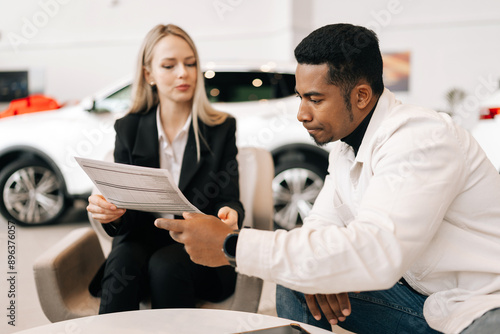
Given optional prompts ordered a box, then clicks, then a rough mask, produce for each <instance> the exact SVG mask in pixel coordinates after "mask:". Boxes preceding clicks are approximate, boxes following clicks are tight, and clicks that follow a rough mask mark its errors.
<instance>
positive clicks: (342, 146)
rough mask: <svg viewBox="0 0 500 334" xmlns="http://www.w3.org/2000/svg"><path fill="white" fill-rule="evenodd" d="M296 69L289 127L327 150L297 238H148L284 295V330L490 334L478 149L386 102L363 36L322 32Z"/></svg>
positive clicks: (175, 225) (496, 233) (222, 231)
mask: <svg viewBox="0 0 500 334" xmlns="http://www.w3.org/2000/svg"><path fill="white" fill-rule="evenodd" d="M295 57H296V59H297V62H298V66H297V70H296V91H297V95H298V96H299V97H300V98H301V105H300V108H299V112H298V115H297V118H298V120H299V121H300V122H302V123H303V125H304V127H305V128H306V129H307V131H308V132H309V134H310V135H311V136H312V137H313V139H314V140H315V141H316V143H317V144H319V145H323V144H326V143H329V142H335V144H334V147H333V150H332V151H331V153H330V163H329V175H328V176H327V177H326V180H325V184H324V187H323V189H322V191H321V193H320V194H319V196H318V198H317V200H316V202H315V203H314V207H313V209H312V211H311V213H310V215H309V216H308V217H307V219H305V221H304V224H303V226H302V227H301V228H297V229H294V230H292V231H289V232H287V231H283V230H279V231H275V232H270V231H258V230H251V229H244V230H242V231H241V232H240V233H239V234H238V233H235V232H232V231H230V230H229V229H228V228H227V226H226V225H225V224H223V223H222V222H220V221H219V220H218V219H217V218H215V217H209V216H204V215H200V214H185V216H184V217H185V220H183V221H182V220H181V221H177V220H167V219H159V220H157V223H156V224H157V226H158V227H161V228H166V229H168V230H170V231H171V235H172V236H173V238H174V239H175V240H177V241H179V242H181V243H184V244H185V246H186V251H187V252H188V253H189V254H190V255H191V258H192V259H193V260H194V261H195V262H198V263H201V264H205V265H209V266H219V265H224V264H227V263H228V262H229V263H232V264H235V265H237V269H238V271H239V272H240V273H242V274H246V275H250V276H257V277H260V278H262V279H264V280H268V281H274V282H276V283H277V284H279V286H278V289H277V309H278V314H279V315H280V316H282V317H287V318H290V319H294V320H298V321H302V322H307V323H311V324H313V325H317V326H320V327H323V328H327V329H329V328H331V327H330V326H331V324H337V323H338V325H340V326H341V327H344V328H346V329H348V330H351V331H354V332H356V333H403V332H408V333H435V330H436V331H440V332H445V333H494V332H496V331H497V330H498V328H500V176H499V174H498V172H497V171H496V170H495V168H494V167H493V165H492V164H491V163H490V162H489V160H488V159H487V158H486V156H485V154H484V152H483V151H482V149H481V148H480V147H479V145H478V144H477V142H476V141H475V140H474V139H473V138H472V137H471V136H470V134H469V133H468V132H467V131H465V130H463V129H462V128H460V127H459V126H457V125H456V124H455V123H454V122H453V121H452V120H451V119H450V117H448V116H447V115H444V114H439V113H436V112H434V111H432V110H428V109H424V108H421V107H416V106H411V105H405V104H402V103H401V102H399V101H397V100H396V99H395V98H394V95H393V94H392V93H391V92H390V91H389V90H387V89H384V86H383V82H382V58H381V55H380V50H379V45H378V39H377V37H376V35H375V34H374V33H373V32H372V31H370V30H367V29H365V28H363V27H359V26H353V25H349V24H335V25H328V26H325V27H322V28H320V29H317V30H316V31H314V32H312V33H311V34H310V35H309V36H307V37H306V38H305V39H304V40H303V41H302V42H301V43H300V44H299V45H298V46H297V48H296V49H295ZM221 249H223V251H221ZM347 293H349V294H347ZM320 310H321V311H322V313H323V315H324V316H323V317H321V312H320Z"/></svg>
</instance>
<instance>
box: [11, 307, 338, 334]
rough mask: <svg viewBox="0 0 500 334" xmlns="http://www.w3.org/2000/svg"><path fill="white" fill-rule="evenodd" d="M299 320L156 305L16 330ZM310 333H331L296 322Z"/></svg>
mask: <svg viewBox="0 0 500 334" xmlns="http://www.w3.org/2000/svg"><path fill="white" fill-rule="evenodd" d="M292 322H294V323H299V322H297V321H291V320H287V319H281V318H278V317H273V316H269V315H263V314H256V313H246V312H237V311H226V310H212V309H156V310H140V311H131V312H120V313H111V314H106V315H97V316H91V317H85V318H78V319H73V320H67V321H61V322H56V323H53V324H49V325H44V326H39V327H34V328H31V329H28V330H24V331H20V332H17V333H19V334H21V333H22V334H48V333H50V334H62V333H65V334H87V333H89V334H100V333H102V334H113V333H120V334H139V333H147V334H160V333H163V334H170V333H171V334H191V333H193V334H200V333H203V334H224V333H237V332H244V331H249V330H255V329H261V328H267V327H274V326H280V325H286V324H290V323H292ZM299 324H300V325H301V326H302V328H304V329H306V330H308V331H309V332H310V333H311V334H326V333H330V334H331V333H332V332H329V331H325V330H323V329H321V328H317V327H313V326H310V325H306V324H302V323H299Z"/></svg>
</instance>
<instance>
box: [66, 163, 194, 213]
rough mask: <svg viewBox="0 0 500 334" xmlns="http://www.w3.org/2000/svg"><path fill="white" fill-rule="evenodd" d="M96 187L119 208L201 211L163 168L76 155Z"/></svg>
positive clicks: (180, 211)
mask: <svg viewBox="0 0 500 334" xmlns="http://www.w3.org/2000/svg"><path fill="white" fill-rule="evenodd" d="M75 159H76V161H77V162H78V164H79V165H80V167H82V169H83V170H84V171H85V173H87V175H88V176H89V177H90V179H91V180H92V182H94V184H95V186H96V187H97V189H98V190H99V191H100V192H101V194H102V195H103V196H104V198H106V200H107V201H108V202H111V203H113V204H114V205H116V206H117V207H118V208H123V209H131V210H140V211H149V212H165V213H171V214H175V215H182V213H183V212H200V210H198V208H196V207H195V206H194V205H193V204H191V203H190V202H189V201H188V200H187V199H186V197H185V196H184V194H183V193H182V192H181V191H180V189H179V188H178V187H177V186H176V184H175V182H174V180H173V178H172V175H171V174H170V173H169V171H168V170H166V169H161V168H148V167H140V166H133V165H126V164H119V163H114V162H106V161H99V160H92V159H85V158H79V157H75Z"/></svg>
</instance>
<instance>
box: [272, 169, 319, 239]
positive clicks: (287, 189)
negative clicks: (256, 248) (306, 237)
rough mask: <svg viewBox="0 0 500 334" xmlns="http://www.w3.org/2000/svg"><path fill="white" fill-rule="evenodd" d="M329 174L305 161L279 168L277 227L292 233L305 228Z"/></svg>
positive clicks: (275, 181)
mask: <svg viewBox="0 0 500 334" xmlns="http://www.w3.org/2000/svg"><path fill="white" fill-rule="evenodd" d="M325 176H326V171H324V170H322V169H321V168H318V167H316V166H314V165H311V164H308V163H305V162H287V163H284V164H281V165H278V166H277V168H276V171H275V176H274V179H273V197H274V226H275V228H280V229H286V230H291V229H293V228H295V227H297V226H300V225H302V222H303V220H304V218H305V217H306V216H307V215H308V214H309V211H311V208H312V205H313V203H314V201H315V199H316V197H317V196H318V194H319V191H320V190H321V188H322V187H323V182H324V179H325Z"/></svg>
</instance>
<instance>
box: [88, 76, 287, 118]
mask: <svg viewBox="0 0 500 334" xmlns="http://www.w3.org/2000/svg"><path fill="white" fill-rule="evenodd" d="M204 75H205V88H206V92H207V96H208V98H209V100H210V102H245V101H258V100H268V99H276V98H281V97H286V96H290V95H293V94H295V92H294V89H295V76H294V75H293V74H289V73H274V72H273V73H268V72H257V71H255V72H214V71H207V72H205V73H204ZM131 94H132V86H131V85H127V86H125V87H123V88H121V89H120V90H118V91H116V92H114V93H113V94H111V95H109V96H107V97H106V98H105V99H102V100H98V101H96V104H95V107H94V111H96V112H106V111H113V112H118V113H121V112H124V111H126V110H127V109H128V108H129V107H130V98H131Z"/></svg>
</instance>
